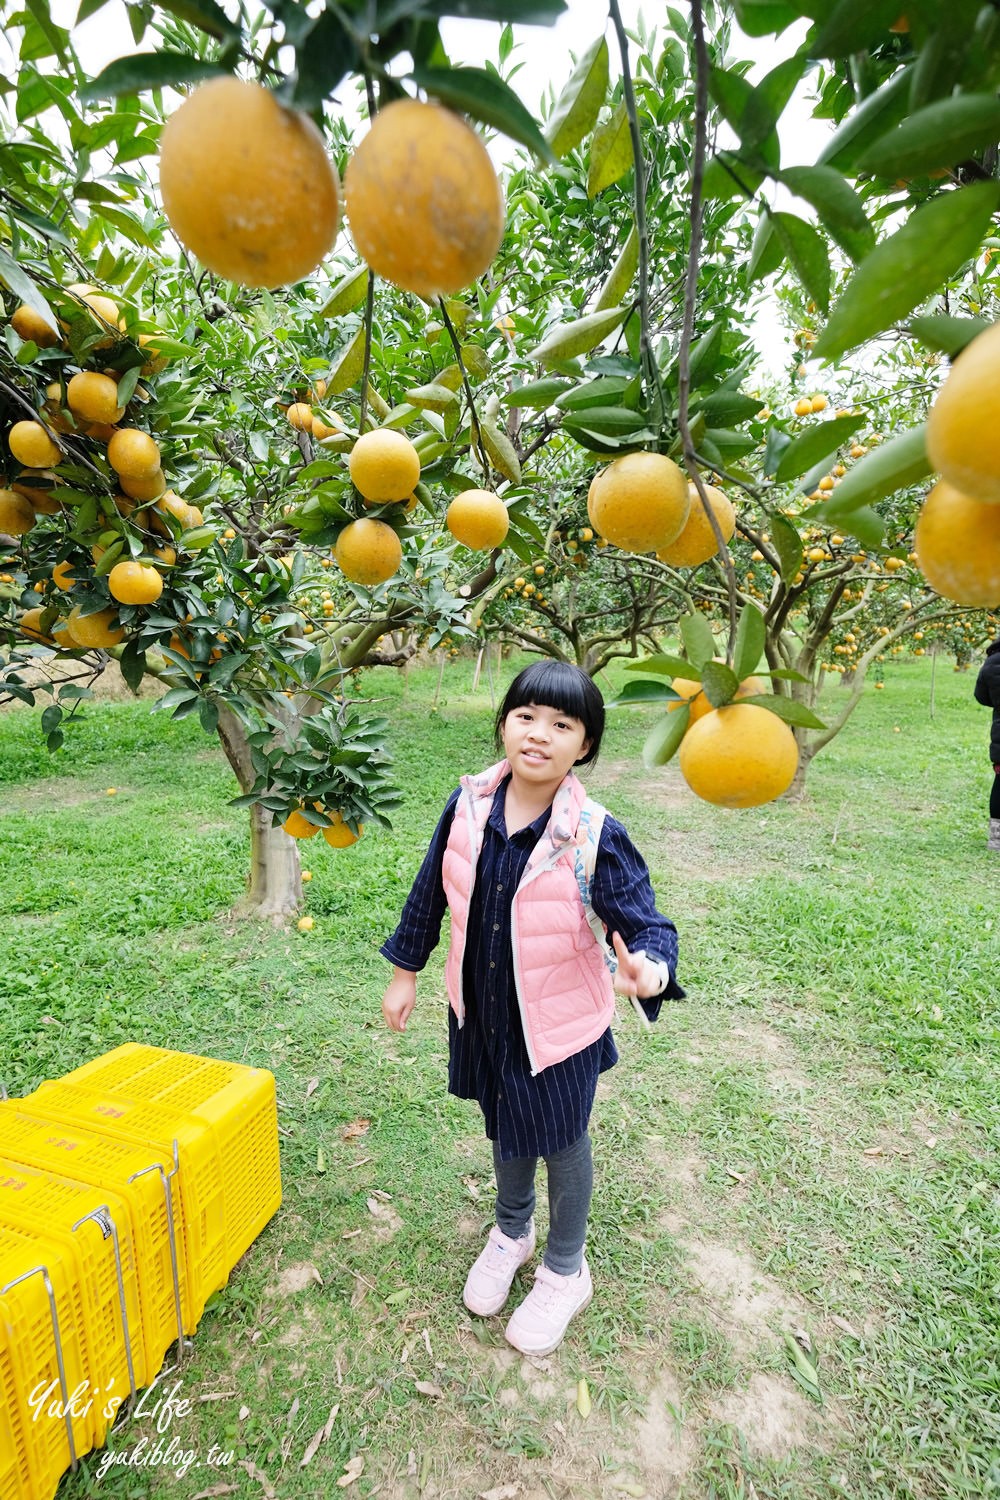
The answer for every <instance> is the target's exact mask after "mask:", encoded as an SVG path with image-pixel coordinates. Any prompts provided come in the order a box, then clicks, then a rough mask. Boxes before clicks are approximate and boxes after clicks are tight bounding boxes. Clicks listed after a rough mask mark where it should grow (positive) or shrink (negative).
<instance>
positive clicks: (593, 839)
mask: <svg viewBox="0 0 1000 1500" xmlns="http://www.w3.org/2000/svg"><path fill="white" fill-rule="evenodd" d="M606 816H607V808H606V807H602V806H601V804H600V803H599V802H595V801H594V800H593V798H591V797H588V798H587V799H586V801H585V802H584V804H583V806H582V808H581V809H580V821H579V824H578V825H577V835H576V846H575V850H574V867H575V870H576V883H577V885H578V886H579V889H580V900H581V901H582V902H583V912H584V916H585V917H586V918H587V925H588V926H589V928H590V930H591V932H592V933H593V934H594V937H595V938H596V939H597V942H598V944H599V945H600V948H601V952H602V953H603V955H604V962H605V963H606V964H607V966H608V972H609V973H610V975H611V977H612V978H614V976H615V974H617V972H618V958H617V955H616V954H615V950H614V949H613V948H612V946H611V944H610V943H609V942H608V930H607V928H606V927H605V925H604V923H603V922H602V921H601V919H600V917H599V916H598V915H597V913H596V911H595V910H594V902H593V892H594V872H595V870H596V868H597V851H598V847H599V845H600V842H601V830H602V829H603V827H604V819H605V817H606ZM630 999H631V1001H632V1008H633V1010H634V1011H635V1013H636V1015H637V1016H638V1018H639V1020H640V1022H641V1023H642V1027H643V1029H644V1030H645V1031H648V1030H649V1029H650V1021H649V1017H648V1016H647V1015H646V1012H645V1011H644V1010H643V1008H642V1006H641V1005H640V1004H639V1001H638V1000H637V998H636V997H635V995H632V996H630Z"/></svg>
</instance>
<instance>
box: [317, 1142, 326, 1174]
mask: <svg viewBox="0 0 1000 1500" xmlns="http://www.w3.org/2000/svg"><path fill="white" fill-rule="evenodd" d="M316 1171H317V1172H318V1173H319V1174H320V1176H322V1175H323V1173H324V1172H325V1171H326V1152H325V1151H324V1150H323V1147H322V1146H317V1148H316Z"/></svg>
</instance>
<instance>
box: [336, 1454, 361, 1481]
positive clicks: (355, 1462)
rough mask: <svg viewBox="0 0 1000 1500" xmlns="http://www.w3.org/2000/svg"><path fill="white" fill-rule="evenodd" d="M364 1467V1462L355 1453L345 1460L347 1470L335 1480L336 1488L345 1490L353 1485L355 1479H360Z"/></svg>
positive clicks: (359, 1455)
mask: <svg viewBox="0 0 1000 1500" xmlns="http://www.w3.org/2000/svg"><path fill="white" fill-rule="evenodd" d="M364 1467H365V1461H364V1458H363V1457H362V1455H361V1454H360V1453H356V1454H355V1455H354V1457H353V1458H349V1459H348V1460H347V1468H346V1469H345V1470H344V1472H343V1474H341V1476H340V1478H339V1479H338V1480H337V1488H338V1489H341V1490H346V1489H347V1486H348V1485H349V1484H353V1483H354V1481H355V1480H356V1479H360V1478H361V1475H362V1473H363V1472H364Z"/></svg>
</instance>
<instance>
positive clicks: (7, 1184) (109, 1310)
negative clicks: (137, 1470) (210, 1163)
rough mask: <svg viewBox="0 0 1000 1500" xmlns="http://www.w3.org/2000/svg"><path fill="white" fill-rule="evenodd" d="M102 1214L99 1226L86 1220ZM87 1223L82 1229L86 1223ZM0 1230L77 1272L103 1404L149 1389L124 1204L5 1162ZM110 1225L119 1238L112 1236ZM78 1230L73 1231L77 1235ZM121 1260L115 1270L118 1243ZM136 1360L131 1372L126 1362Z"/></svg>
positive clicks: (90, 1361) (79, 1312)
mask: <svg viewBox="0 0 1000 1500" xmlns="http://www.w3.org/2000/svg"><path fill="white" fill-rule="evenodd" d="M104 1210H106V1213H105V1212H101V1211H104ZM95 1212H100V1214H101V1216H100V1219H96V1218H87V1217H86V1216H87V1215H89V1214H92V1213H95ZM81 1220H83V1221H84V1222H81ZM0 1224H2V1225H5V1226H6V1227H7V1228H8V1229H14V1230H16V1231H17V1232H18V1233H19V1234H22V1235H26V1236H28V1237H29V1238H30V1239H32V1240H35V1241H36V1242H37V1243H38V1250H37V1253H36V1259H38V1260H41V1259H42V1258H43V1253H44V1247H45V1246H47V1245H49V1244H54V1245H57V1246H59V1247H60V1248H61V1249H62V1250H63V1251H64V1252H65V1257H68V1258H69V1264H70V1265H72V1266H74V1267H75V1271H74V1273H73V1275H74V1279H75V1283H76V1286H75V1290H76V1298H75V1306H74V1310H73V1319H74V1322H75V1324H76V1327H77V1329H78V1331H79V1333H80V1336H81V1338H82V1341H83V1350H84V1364H85V1366H86V1372H87V1377H88V1379H89V1380H90V1382H91V1385H92V1386H93V1387H94V1388H95V1390H98V1391H99V1393H100V1395H101V1396H102V1397H108V1398H110V1397H111V1396H120V1397H122V1398H123V1399H124V1398H126V1397H127V1396H128V1394H129V1391H130V1389H131V1386H132V1383H133V1380H134V1383H135V1385H136V1386H137V1387H138V1386H142V1385H148V1384H149V1382H150V1381H151V1380H152V1379H153V1376H154V1375H155V1374H156V1371H155V1370H149V1369H148V1368H147V1362H146V1350H145V1346H144V1344H143V1341H142V1337H141V1334H140V1323H141V1318H140V1313H139V1286H138V1280H137V1277H136V1270H135V1255H134V1250H133V1245H132V1233H131V1229H130V1226H129V1216H128V1210H127V1209H126V1207H125V1204H124V1203H123V1202H122V1200H121V1198H119V1197H117V1196H116V1195H115V1194H113V1193H109V1192H108V1191H107V1190H106V1189H105V1188H93V1187H89V1186H87V1184H86V1183H82V1182H73V1181H71V1180H70V1179H69V1178H68V1177H56V1176H54V1175H53V1174H52V1173H49V1172H37V1171H36V1170H35V1169H34V1168H33V1167H26V1166H24V1165H23V1164H22V1163H21V1162H18V1161H12V1160H11V1159H10V1158H9V1157H5V1156H2V1155H0ZM112 1224H113V1226H114V1231H115V1232H114V1233H112ZM74 1226H76V1227H74ZM116 1237H117V1242H118V1249H119V1259H118V1263H117V1264H116V1257H115V1238H116ZM119 1269H120V1271H121V1282H122V1292H123V1293H124V1300H125V1316H124V1318H123V1316H122V1306H121V1297H120V1295H119V1285H118V1272H119ZM130 1358H131V1372H130V1368H129V1360H130ZM102 1409H103V1403H102V1402H96V1403H95V1411H94V1412H93V1413H92V1417H93V1420H94V1422H95V1427H94V1434H95V1444H96V1446H100V1445H101V1444H102V1443H103V1442H104V1438H105V1435H106V1432H107V1428H108V1427H109V1426H110V1422H109V1421H107V1420H106V1419H104V1418H103V1417H102V1416H101V1411H102Z"/></svg>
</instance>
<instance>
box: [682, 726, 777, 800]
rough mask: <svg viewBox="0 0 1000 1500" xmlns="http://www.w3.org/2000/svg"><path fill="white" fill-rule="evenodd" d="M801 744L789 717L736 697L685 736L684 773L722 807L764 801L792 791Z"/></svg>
mask: <svg viewBox="0 0 1000 1500" xmlns="http://www.w3.org/2000/svg"><path fill="white" fill-rule="evenodd" d="M798 763H799V750H798V746H797V744H796V743H795V736H794V734H793V733H792V731H791V729H789V727H788V725H787V724H786V723H785V722H784V720H783V719H779V718H778V716H777V714H773V713H771V712H770V710H769V709H766V708H761V707H760V706H759V705H758V704H755V703H730V704H728V705H727V706H726V707H725V708H717V709H714V710H713V711H712V712H711V713H710V714H706V715H705V717H704V718H703V719H700V720H699V721H698V723H697V724H693V725H692V726H691V727H690V728H689V729H688V732H687V734H685V736H684V738H683V740H682V741H681V748H680V768H681V775H682V776H683V777H684V780H685V781H686V782H687V784H688V786H689V787H690V788H691V790H692V791H693V792H694V793H695V795H696V796H698V797H701V798H702V799H703V800H704V801H705V802H713V803H715V804H716V805H717V806H719V807H760V806H761V805H762V804H763V803H765V802H773V801H774V799H775V798H776V797H780V796H781V795H782V793H783V792H787V790H788V788H789V787H790V786H791V784H792V781H793V780H794V778H795V772H796V770H797V768H798Z"/></svg>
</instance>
